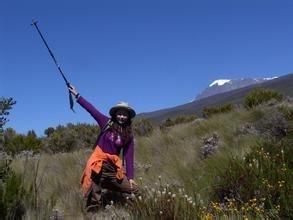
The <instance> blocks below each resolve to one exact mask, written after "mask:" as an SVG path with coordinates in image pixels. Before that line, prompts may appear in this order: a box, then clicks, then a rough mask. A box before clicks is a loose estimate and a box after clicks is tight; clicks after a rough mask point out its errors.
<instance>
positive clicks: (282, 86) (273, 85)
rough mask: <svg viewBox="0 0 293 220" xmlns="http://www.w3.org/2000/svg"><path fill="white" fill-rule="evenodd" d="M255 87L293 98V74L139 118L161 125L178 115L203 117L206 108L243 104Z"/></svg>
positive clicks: (144, 114)
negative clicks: (162, 122)
mask: <svg viewBox="0 0 293 220" xmlns="http://www.w3.org/2000/svg"><path fill="white" fill-rule="evenodd" d="M255 87H264V88H269V89H274V90H276V91H278V92H280V93H282V94H283V95H285V96H291V97H293V73H290V74H288V75H285V76H280V77H278V78H275V79H272V80H266V81H264V82H262V83H258V84H253V85H249V86H246V87H243V88H240V89H236V90H232V91H229V92H224V93H221V94H216V95H213V96H209V97H206V98H202V99H199V100H195V101H193V102H190V103H187V104H183V105H179V106H175V107H172V108H167V109H161V110H157V111H153V112H148V113H141V114H138V115H137V117H138V118H141V117H142V118H148V119H151V120H152V121H154V122H157V123H160V122H161V121H163V120H165V119H167V118H172V117H176V116H178V115H184V114H196V115H201V114H202V110H203V109H204V108H205V107H211V106H217V105H221V104H224V103H228V102H229V103H234V104H238V103H242V102H243V99H244V97H245V95H246V94H247V93H248V92H249V91H250V90H251V89H253V88H255Z"/></svg>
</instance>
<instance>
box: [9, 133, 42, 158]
mask: <svg viewBox="0 0 293 220" xmlns="http://www.w3.org/2000/svg"><path fill="white" fill-rule="evenodd" d="M3 146H4V150H5V152H7V153H9V154H12V155H15V154H18V153H20V152H21V151H33V152H39V151H40V150H41V148H42V141H41V140H40V139H39V138H38V137H37V135H36V133H35V132H34V131H33V130H31V131H28V133H27V135H22V134H17V133H16V132H15V131H14V130H13V129H12V128H7V129H6V130H5V131H4V144H3Z"/></svg>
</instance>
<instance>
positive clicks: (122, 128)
mask: <svg viewBox="0 0 293 220" xmlns="http://www.w3.org/2000/svg"><path fill="white" fill-rule="evenodd" d="M111 120H112V121H113V124H112V125H111V127H110V128H109V130H110V131H112V132H113V133H114V135H115V136H116V137H117V136H118V135H120V137H121V140H122V143H123V145H126V144H128V143H129V141H130V140H131V138H132V137H133V132H132V127H131V120H130V119H129V120H128V121H127V122H126V123H125V124H124V125H120V124H119V123H118V122H117V120H116V119H114V118H112V119H111Z"/></svg>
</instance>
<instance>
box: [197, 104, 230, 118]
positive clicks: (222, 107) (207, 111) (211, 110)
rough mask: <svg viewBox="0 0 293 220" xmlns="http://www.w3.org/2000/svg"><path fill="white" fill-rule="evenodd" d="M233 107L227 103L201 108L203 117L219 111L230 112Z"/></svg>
mask: <svg viewBox="0 0 293 220" xmlns="http://www.w3.org/2000/svg"><path fill="white" fill-rule="evenodd" d="M233 109H234V106H233V105H232V104H231V103H227V104H224V105H220V106H217V107H210V108H208V107H206V108H204V109H203V111H202V112H203V115H204V116H205V117H210V116H212V115H215V114H219V113H226V112H231V111H232V110H233Z"/></svg>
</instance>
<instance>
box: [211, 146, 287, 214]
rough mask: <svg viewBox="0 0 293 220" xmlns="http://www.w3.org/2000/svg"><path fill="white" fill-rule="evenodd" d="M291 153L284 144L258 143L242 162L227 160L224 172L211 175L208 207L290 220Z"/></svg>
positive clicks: (235, 159)
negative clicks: (210, 199)
mask: <svg viewBox="0 0 293 220" xmlns="http://www.w3.org/2000/svg"><path fill="white" fill-rule="evenodd" d="M292 153H293V152H292V147H291V146H290V145H289V144H288V143H287V142H280V143H279V144H274V145H273V144H270V143H262V144H258V145H256V146H255V147H253V148H252V151H251V152H250V153H249V154H247V155H246V156H245V158H237V157H234V158H231V159H230V162H229V163H228V164H227V167H226V169H223V170H217V174H215V176H216V178H215V181H214V184H213V187H212V189H213V190H212V192H213V193H212V195H213V199H214V202H213V204H212V205H211V207H214V210H216V209H215V206H221V207H222V209H221V211H223V212H224V211H229V210H230V209H235V210H237V211H239V212H242V214H245V215H253V216H255V217H266V218H277V217H278V216H280V217H284V218H292V217H293V213H292V212H291V211H292V210H291V207H292V205H293V197H292V196H290V192H292V187H293V183H292V177H293V176H292V163H293V159H292V158H293V157H292V156H293V154H292Z"/></svg>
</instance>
